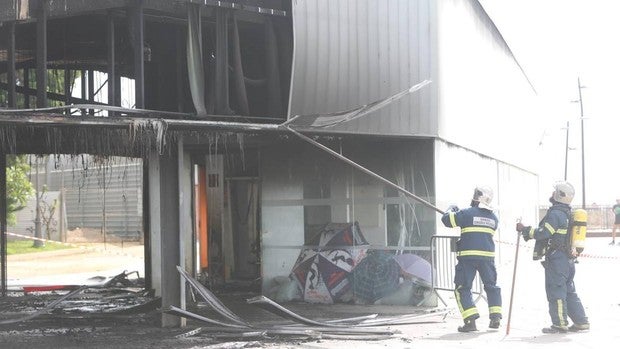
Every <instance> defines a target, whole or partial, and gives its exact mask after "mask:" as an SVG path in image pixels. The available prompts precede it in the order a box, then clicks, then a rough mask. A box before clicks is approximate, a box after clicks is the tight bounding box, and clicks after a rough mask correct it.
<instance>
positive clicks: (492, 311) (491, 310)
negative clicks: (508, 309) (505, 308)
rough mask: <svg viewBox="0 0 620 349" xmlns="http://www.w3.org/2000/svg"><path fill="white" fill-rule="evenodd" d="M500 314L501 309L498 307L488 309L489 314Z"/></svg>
mask: <svg viewBox="0 0 620 349" xmlns="http://www.w3.org/2000/svg"><path fill="white" fill-rule="evenodd" d="M501 313H502V307H500V306H493V307H489V314H501Z"/></svg>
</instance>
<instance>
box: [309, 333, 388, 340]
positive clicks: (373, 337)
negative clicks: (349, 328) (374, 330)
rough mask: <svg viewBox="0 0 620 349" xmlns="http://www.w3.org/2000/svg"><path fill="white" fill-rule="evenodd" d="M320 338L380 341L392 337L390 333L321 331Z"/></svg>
mask: <svg viewBox="0 0 620 349" xmlns="http://www.w3.org/2000/svg"><path fill="white" fill-rule="evenodd" d="M321 338H322V339H338V340H357V341H381V340H385V339H390V338H392V335H391V334H389V335H356V336H351V335H343V334H328V333H323V335H322V336H321Z"/></svg>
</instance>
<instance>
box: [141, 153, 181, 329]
mask: <svg viewBox="0 0 620 349" xmlns="http://www.w3.org/2000/svg"><path fill="white" fill-rule="evenodd" d="M178 157H179V155H178V154H177V153H176V152H174V151H171V152H170V153H168V152H166V153H165V154H164V155H160V154H158V153H157V151H152V152H151V153H150V155H149V159H148V165H149V169H148V170H149V173H148V176H149V211H150V215H149V216H150V223H149V225H150V235H149V238H150V248H151V287H152V288H153V289H154V290H155V294H156V295H158V296H161V303H162V308H163V309H165V308H166V307H169V306H171V305H174V306H176V307H179V306H180V305H181V292H180V287H179V284H180V282H181V278H180V275H179V272H178V271H177V270H176V266H177V265H178V264H179V260H180V248H181V243H180V234H179V197H180V192H179V184H178V183H179V169H178V165H179V159H178ZM161 325H162V327H178V326H181V319H180V318H179V317H178V316H174V315H169V314H162V319H161Z"/></svg>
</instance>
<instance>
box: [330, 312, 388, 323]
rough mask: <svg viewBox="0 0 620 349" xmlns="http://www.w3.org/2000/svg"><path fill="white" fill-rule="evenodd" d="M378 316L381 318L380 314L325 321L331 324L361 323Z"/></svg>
mask: <svg viewBox="0 0 620 349" xmlns="http://www.w3.org/2000/svg"><path fill="white" fill-rule="evenodd" d="M377 316H379V314H369V315H362V316H355V317H349V318H344V319H335V320H325V322H327V323H330V324H338V323H347V324H349V323H351V322H357V323H359V322H362V321H364V320H371V319H375V318H376V317H377Z"/></svg>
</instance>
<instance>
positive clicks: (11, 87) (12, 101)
mask: <svg viewBox="0 0 620 349" xmlns="http://www.w3.org/2000/svg"><path fill="white" fill-rule="evenodd" d="M8 29H9V30H8V38H7V39H8V43H9V47H8V52H7V54H8V57H7V64H8V65H7V67H6V71H7V83H8V87H7V88H8V98H9V101H8V102H9V103H8V105H9V108H17V97H16V92H15V78H16V77H15V51H16V50H15V22H11V23H9V28H8Z"/></svg>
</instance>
